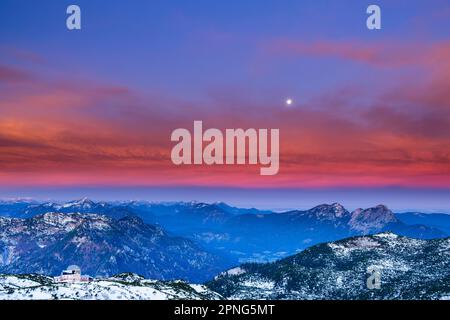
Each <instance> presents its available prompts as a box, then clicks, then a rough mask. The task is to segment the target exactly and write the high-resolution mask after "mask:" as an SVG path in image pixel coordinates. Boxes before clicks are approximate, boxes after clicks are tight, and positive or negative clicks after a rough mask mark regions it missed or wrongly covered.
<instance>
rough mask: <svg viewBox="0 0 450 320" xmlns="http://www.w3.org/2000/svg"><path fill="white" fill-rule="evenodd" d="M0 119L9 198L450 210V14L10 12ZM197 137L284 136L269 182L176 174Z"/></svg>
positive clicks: (12, 7)
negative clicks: (195, 133) (176, 153)
mask: <svg viewBox="0 0 450 320" xmlns="http://www.w3.org/2000/svg"><path fill="white" fill-rule="evenodd" d="M372 2H373V3H376V4H378V5H379V6H380V7H381V12H382V29H381V30H368V29H367V28H366V18H367V14H366V8H367V6H368V5H369V4H372ZM70 4H77V5H79V6H80V8H81V15H82V29H81V30H73V31H69V30H67V28H66V23H65V20H66V18H67V14H66V8H67V6H68V5H70ZM287 98H291V99H293V104H292V105H290V106H287V105H286V104H285V101H286V99H287ZM0 114H1V116H0V191H1V193H2V195H3V197H12V196H15V195H16V196H36V197H43V198H67V197H71V196H77V195H79V194H80V195H81V193H84V194H83V196H84V195H86V196H90V195H91V196H93V197H99V198H102V197H103V198H114V197H121V195H122V197H125V196H126V197H130V198H131V197H133V195H134V196H136V197H144V198H146V197H154V198H161V199H163V198H164V200H167V199H168V198H170V199H172V200H177V199H181V198H183V199H185V200H187V199H188V198H195V199H200V200H204V199H206V200H209V199H211V200H212V199H216V198H218V197H219V196H220V197H223V201H229V202H232V203H236V204H242V205H249V206H251V205H252V204H253V205H254V206H258V205H260V206H264V207H266V206H271V207H274V208H275V207H277V208H278V207H291V206H296V207H302V206H307V205H310V204H313V203H314V202H317V201H322V202H334V201H338V202H339V201H341V202H342V201H343V202H345V203H348V204H349V205H350V206H364V205H369V204H378V203H386V204H387V205H388V206H389V205H392V206H394V207H396V208H398V209H399V210H401V209H407V208H408V209H409V208H411V207H414V208H417V209H424V210H448V211H450V197H449V195H450V3H449V2H448V1H447V0H431V1H414V0H413V1H411V0H409V1H402V0H396V1H371V2H369V1H361V0H353V1H345V4H343V2H342V1H338V0H334V1H324V0H318V1H317V0H316V1H312V0H311V1H298V0H297V1H283V0H281V1H274V0H271V1H269V0H259V1H256V0H246V1H242V0H241V1H237V0H227V1H206V0H197V1H176V0H173V1H157V0H155V1H140V0H135V1H133V2H129V1H109V2H107V3H106V2H105V1H100V0H89V1H84V0H83V1H51V0H41V1H39V2H37V1H25V0H2V1H1V2H0ZM194 120H202V121H203V125H204V127H205V128H219V129H222V130H224V129H225V128H244V129H246V128H268V129H270V128H279V130H280V171H279V173H278V174H277V175H275V176H261V175H259V167H260V166H259V165H258V166H254V165H253V166H250V165H239V166H238V165H233V166H219V165H216V166H206V165H201V166H199V165H197V166H175V165H174V164H173V163H172V162H171V160H170V151H171V148H172V147H173V145H174V144H173V143H172V142H171V141H170V135H171V132H172V131H173V130H174V129H176V128H187V129H190V130H191V131H192V126H193V121H194ZM114 190H115V191H114ZM155 190H157V191H155ZM224 190H225V191H224ZM230 190H231V191H230ZM86 193H87V194H86ZM299 194H301V195H302V196H301V197H300V196H299ZM244 195H245V196H244ZM0 197H1V195H0ZM281 198H282V199H283V201H282V202H283V203H280V202H281V201H280V199H281ZM412 199H413V200H412Z"/></svg>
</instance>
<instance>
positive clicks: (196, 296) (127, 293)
mask: <svg viewBox="0 0 450 320" xmlns="http://www.w3.org/2000/svg"><path fill="white" fill-rule="evenodd" d="M220 298H221V297H220V296H219V295H218V294H216V293H214V292H212V291H210V290H208V289H207V288H206V287H204V286H202V285H195V284H188V283H186V282H183V281H157V280H147V279H144V278H141V277H139V276H137V275H135V274H120V275H117V276H114V277H111V278H107V279H102V280H94V281H91V282H86V283H54V281H53V278H51V277H46V276H40V275H0V299H2V300H49V299H70V300H72V299H73V300H172V299H189V300H191V299H192V300H216V299H220Z"/></svg>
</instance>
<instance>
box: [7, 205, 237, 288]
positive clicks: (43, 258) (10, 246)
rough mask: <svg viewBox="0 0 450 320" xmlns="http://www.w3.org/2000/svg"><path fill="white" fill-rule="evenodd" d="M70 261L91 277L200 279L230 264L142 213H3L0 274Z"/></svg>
mask: <svg viewBox="0 0 450 320" xmlns="http://www.w3.org/2000/svg"><path fill="white" fill-rule="evenodd" d="M70 264H76V265H79V266H80V267H81V268H82V270H83V271H84V272H86V273H87V274H89V275H92V276H110V275H113V274H116V273H120V272H123V271H128V272H135V273H138V274H142V275H143V276H145V277H148V278H152V279H158V280H165V279H187V280H190V281H194V282H201V281H204V280H206V279H209V278H211V277H212V276H213V275H214V274H216V273H217V272H218V271H220V270H223V268H224V267H226V266H227V265H228V264H227V263H226V261H225V260H224V259H222V258H221V257H219V256H217V255H214V254H212V253H210V252H207V251H205V250H204V249H202V248H200V247H199V246H198V245H197V244H196V243H194V242H193V241H192V240H189V239H186V238H181V237H175V236H171V235H168V234H167V233H166V232H165V231H164V230H163V229H162V228H161V227H160V226H156V225H150V224H146V223H144V222H143V221H142V220H141V219H140V218H139V217H137V216H126V217H123V218H120V219H113V218H111V217H108V216H106V215H98V214H86V213H55V212H48V213H44V214H38V215H36V216H34V217H32V218H27V219H20V218H9V217H0V272H2V273H12V274H15V273H41V274H48V275H58V274H59V273H60V272H61V271H62V270H64V269H65V267H67V266H68V265H70Z"/></svg>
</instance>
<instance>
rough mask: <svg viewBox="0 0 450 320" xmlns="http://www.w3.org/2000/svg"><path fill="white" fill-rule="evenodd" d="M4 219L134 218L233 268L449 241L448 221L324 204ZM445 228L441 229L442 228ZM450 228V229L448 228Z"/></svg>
mask: <svg viewBox="0 0 450 320" xmlns="http://www.w3.org/2000/svg"><path fill="white" fill-rule="evenodd" d="M0 210H1V211H0V215H6V216H9V217H18V218H32V217H34V216H36V215H39V214H43V213H48V212H55V213H75V212H76V213H94V214H97V215H106V216H108V217H111V218H113V219H115V220H117V219H121V218H124V217H130V216H136V217H139V218H141V219H142V220H143V221H144V222H145V223H147V224H151V225H158V226H160V227H161V228H163V229H164V230H165V231H166V232H167V233H168V234H169V235H173V236H178V237H183V238H187V239H190V240H191V241H194V242H195V243H197V244H198V245H199V246H200V247H202V248H204V249H205V250H207V251H210V252H214V253H216V254H219V255H220V256H222V257H223V258H224V259H226V260H228V261H232V262H233V261H234V262H252V261H253V262H264V261H273V260H276V259H279V258H282V257H286V256H288V255H290V254H294V253H296V252H298V251H300V250H303V249H305V248H307V247H309V246H311V245H314V244H317V243H321V242H326V241H334V240H338V239H343V238H346V237H350V236H355V235H366V234H374V233H378V232H383V231H392V232H394V233H396V234H399V235H404V236H409V237H413V238H419V239H433V238H442V237H446V236H448V235H450V230H448V229H446V226H447V224H446V223H442V224H440V221H443V220H444V219H445V218H447V220H446V221H449V222H448V226H450V215H442V217H441V216H439V219H440V220H439V219H438V220H436V218H435V217H437V216H435V215H433V214H421V216H422V217H425V218H421V219H418V218H417V217H419V216H418V215H417V214H416V215H414V216H413V217H416V219H412V218H411V214H394V213H393V212H392V211H391V210H389V209H388V208H387V207H386V206H384V205H379V206H376V207H373V208H367V209H356V210H354V211H352V212H350V211H348V210H346V209H345V208H344V207H343V206H342V205H341V204H339V203H334V204H331V205H330V204H322V205H319V206H316V207H314V208H311V209H309V210H293V211H287V212H280V213H279V212H272V211H268V210H258V209H254V208H252V209H242V208H236V207H232V206H229V205H227V204H225V203H222V202H218V203H211V204H209V203H202V202H172V203H155V202H146V201H124V202H94V201H92V200H89V199H87V198H83V199H80V200H76V201H71V202H67V203H54V202H45V203H36V202H30V203H29V204H28V205H27V204H26V201H20V202H14V201H11V202H9V203H7V202H3V203H0ZM441 225H442V227H443V229H440V228H439V227H441ZM449 228H450V227H449Z"/></svg>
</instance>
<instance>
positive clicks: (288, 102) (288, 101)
mask: <svg viewBox="0 0 450 320" xmlns="http://www.w3.org/2000/svg"><path fill="white" fill-rule="evenodd" d="M285 103H286V105H287V106H290V105H292V103H294V101H293V100H292V99H291V98H287V99H286V102H285Z"/></svg>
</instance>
